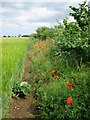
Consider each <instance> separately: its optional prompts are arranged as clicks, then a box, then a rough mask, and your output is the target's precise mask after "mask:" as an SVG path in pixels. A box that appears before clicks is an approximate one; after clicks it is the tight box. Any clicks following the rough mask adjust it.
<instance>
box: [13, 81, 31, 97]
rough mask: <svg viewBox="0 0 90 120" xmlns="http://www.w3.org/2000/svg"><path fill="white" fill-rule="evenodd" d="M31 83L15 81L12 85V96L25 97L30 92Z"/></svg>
mask: <svg viewBox="0 0 90 120" xmlns="http://www.w3.org/2000/svg"><path fill="white" fill-rule="evenodd" d="M30 88H31V85H30V84H29V83H27V82H16V83H15V84H14V86H13V89H12V92H13V95H12V97H16V96H17V97H25V96H26V95H29V94H30Z"/></svg>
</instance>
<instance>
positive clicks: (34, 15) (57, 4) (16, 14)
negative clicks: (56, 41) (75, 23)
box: [0, 0, 89, 36]
mask: <svg viewBox="0 0 90 120" xmlns="http://www.w3.org/2000/svg"><path fill="white" fill-rule="evenodd" d="M88 1H89V0H87V3H88ZM82 2H83V0H0V28H1V29H0V36H3V35H16V36H17V35H18V34H22V35H23V34H31V33H33V32H35V30H36V29H37V28H38V27H40V26H53V25H55V24H56V19H57V20H59V21H61V22H62V20H63V19H64V18H65V17H69V19H70V20H73V18H72V17H70V16H69V13H70V9H69V6H70V5H72V6H78V3H82Z"/></svg>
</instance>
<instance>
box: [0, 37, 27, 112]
mask: <svg viewBox="0 0 90 120" xmlns="http://www.w3.org/2000/svg"><path fill="white" fill-rule="evenodd" d="M26 48H27V40H26V38H3V39H2V108H3V112H5V111H4V110H5V108H7V105H8V102H9V100H10V97H11V91H12V86H13V84H14V82H15V81H17V80H18V79H19V78H20V77H21V72H22V70H23V65H24V61H25V55H26Z"/></svg>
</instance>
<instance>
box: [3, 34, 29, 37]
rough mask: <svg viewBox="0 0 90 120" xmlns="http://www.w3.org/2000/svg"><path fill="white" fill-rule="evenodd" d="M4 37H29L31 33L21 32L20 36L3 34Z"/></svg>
mask: <svg viewBox="0 0 90 120" xmlns="http://www.w3.org/2000/svg"><path fill="white" fill-rule="evenodd" d="M3 37H29V35H21V34H19V35H18V36H11V35H3Z"/></svg>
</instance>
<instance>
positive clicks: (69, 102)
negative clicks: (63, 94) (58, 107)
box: [66, 97, 73, 105]
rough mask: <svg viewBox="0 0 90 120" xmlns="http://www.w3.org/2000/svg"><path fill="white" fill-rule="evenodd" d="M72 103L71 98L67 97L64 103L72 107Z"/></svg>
mask: <svg viewBox="0 0 90 120" xmlns="http://www.w3.org/2000/svg"><path fill="white" fill-rule="evenodd" d="M72 102H73V99H72V97H69V98H68V99H67V101H66V103H67V104H68V105H72Z"/></svg>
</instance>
